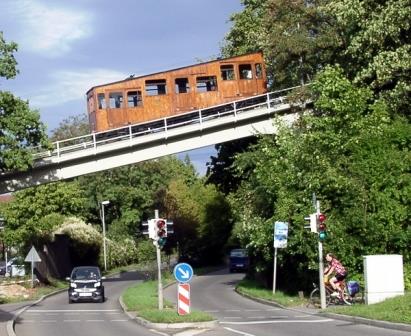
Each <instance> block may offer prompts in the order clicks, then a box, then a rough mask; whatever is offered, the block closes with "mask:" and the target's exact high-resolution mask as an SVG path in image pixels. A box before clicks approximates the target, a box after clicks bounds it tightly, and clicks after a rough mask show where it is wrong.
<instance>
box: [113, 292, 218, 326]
mask: <svg viewBox="0 0 411 336" xmlns="http://www.w3.org/2000/svg"><path fill="white" fill-rule="evenodd" d="M118 300H119V303H120V306H121V308H122V309H123V311H124V313H125V314H127V316H128V317H129V318H130V319H132V320H134V321H136V322H137V323H138V324H140V325H142V326H144V327H148V328H153V329H186V328H196V329H200V328H207V329H212V328H215V327H216V326H217V325H218V320H213V321H206V322H180V323H154V322H150V321H148V320H146V319H143V318H142V317H140V316H137V315H136V314H135V312H129V311H127V310H126V306H125V304H124V302H123V298H122V297H121V296H120V298H119V299H118Z"/></svg>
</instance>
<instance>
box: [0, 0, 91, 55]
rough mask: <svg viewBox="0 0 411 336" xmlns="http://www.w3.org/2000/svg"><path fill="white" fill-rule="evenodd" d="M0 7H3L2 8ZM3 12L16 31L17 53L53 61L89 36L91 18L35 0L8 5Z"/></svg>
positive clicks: (84, 14) (83, 13)
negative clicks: (27, 53)
mask: <svg viewBox="0 0 411 336" xmlns="http://www.w3.org/2000/svg"><path fill="white" fill-rule="evenodd" d="M2 7H3V6H2ZM5 7H6V8H4V7H3V9H6V10H7V11H8V12H9V13H10V15H11V16H12V18H13V21H14V24H15V25H16V26H18V27H19V29H20V31H19V33H18V35H19V37H18V41H19V45H20V46H21V49H26V50H29V51H32V52H36V53H41V54H42V55H43V56H46V57H57V56H60V55H62V54H64V53H66V52H68V51H69V50H70V49H71V45H72V43H73V42H75V41H76V40H79V39H84V38H86V37H88V36H90V35H91V33H92V32H91V24H90V23H91V20H92V16H91V15H90V14H88V13H85V12H80V11H75V10H72V9H67V8H62V7H53V4H52V2H50V5H47V6H46V5H45V4H42V3H40V2H39V1H36V0H19V1H15V0H14V1H9V2H8V3H7V4H6V6H5Z"/></svg>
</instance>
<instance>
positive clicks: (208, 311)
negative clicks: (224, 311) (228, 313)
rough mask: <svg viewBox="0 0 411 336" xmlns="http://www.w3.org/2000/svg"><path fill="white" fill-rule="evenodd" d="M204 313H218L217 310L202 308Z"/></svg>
mask: <svg viewBox="0 0 411 336" xmlns="http://www.w3.org/2000/svg"><path fill="white" fill-rule="evenodd" d="M204 312H206V313H218V312H219V310H204Z"/></svg>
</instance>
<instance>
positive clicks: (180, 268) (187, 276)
mask: <svg viewBox="0 0 411 336" xmlns="http://www.w3.org/2000/svg"><path fill="white" fill-rule="evenodd" d="M173 273H174V277H175V278H176V280H177V281H178V282H182V283H184V282H189V281H190V280H191V278H192V277H193V274H194V272H193V268H192V267H191V266H190V265H189V264H186V263H180V264H177V265H176V266H175V267H174V272H173Z"/></svg>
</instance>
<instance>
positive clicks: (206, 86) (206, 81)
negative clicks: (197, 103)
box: [197, 76, 217, 92]
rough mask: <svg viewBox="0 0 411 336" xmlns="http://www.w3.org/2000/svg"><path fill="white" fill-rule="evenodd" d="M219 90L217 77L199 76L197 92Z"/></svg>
mask: <svg viewBox="0 0 411 336" xmlns="http://www.w3.org/2000/svg"><path fill="white" fill-rule="evenodd" d="M209 91H217V77H216V76H206V77H197V92H209Z"/></svg>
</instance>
